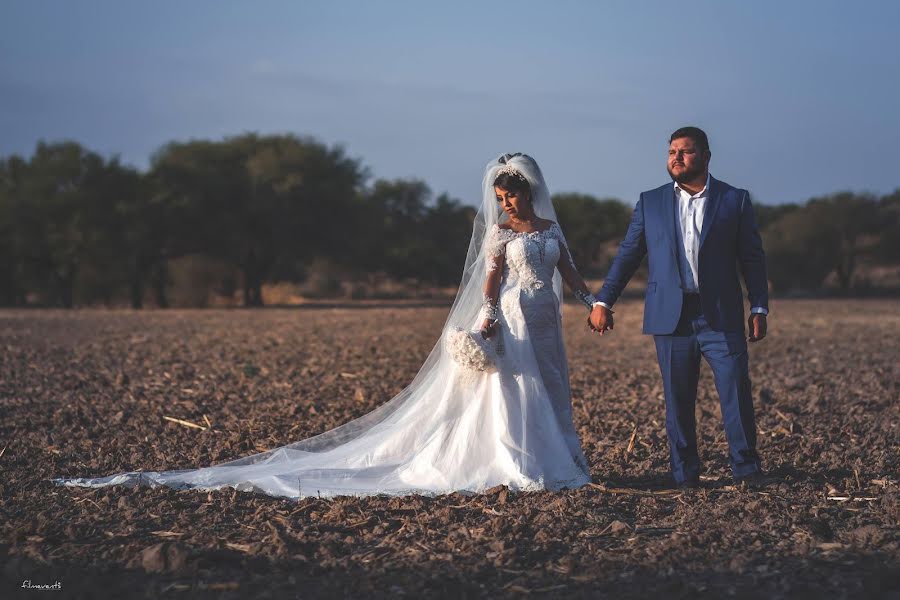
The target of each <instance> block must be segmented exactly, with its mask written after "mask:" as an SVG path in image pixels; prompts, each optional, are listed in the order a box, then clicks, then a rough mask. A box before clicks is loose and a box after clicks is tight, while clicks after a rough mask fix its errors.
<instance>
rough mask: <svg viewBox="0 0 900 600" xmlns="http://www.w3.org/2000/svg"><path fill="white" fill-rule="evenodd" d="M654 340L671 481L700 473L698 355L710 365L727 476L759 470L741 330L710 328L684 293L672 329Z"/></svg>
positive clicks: (698, 307)
mask: <svg viewBox="0 0 900 600" xmlns="http://www.w3.org/2000/svg"><path fill="white" fill-rule="evenodd" d="M654 341H655V342H656V356H657V359H658V361H659V369H660V372H661V373H662V379H663V387H664V390H665V397H666V433H667V435H668V438H669V451H670V458H671V465H672V475H673V477H674V478H675V482H676V483H682V482H686V481H697V480H698V479H699V477H700V457H699V455H698V453H697V431H696V403H697V382H698V380H699V377H700V358H701V357H703V358H704V359H705V360H706V362H707V363H708V364H709V366H710V368H711V369H712V373H713V378H714V379H715V384H716V390H717V391H718V393H719V402H720V405H721V409H722V421H723V424H724V427H725V437H726V439H727V440H728V446H729V449H730V452H729V454H730V459H731V470H732V474H733V475H734V476H735V477H745V476H747V475H749V474H751V473H754V472H757V471H759V470H760V461H759V455H758V454H757V452H756V423H755V421H754V417H753V399H752V397H751V395H750V369H749V365H748V355H747V341H746V339H744V333H743V331H735V332H728V331H714V330H713V329H712V328H710V326H709V323H707V321H706V319H705V318H704V316H703V311H702V307H701V304H700V296H699V295H697V294H685V295H684V302H683V304H682V311H681V316H680V318H679V321H678V326H677V328H676V329H675V331H674V332H673V333H672V334H671V335H656V336H654Z"/></svg>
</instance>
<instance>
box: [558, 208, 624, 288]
mask: <svg viewBox="0 0 900 600" xmlns="http://www.w3.org/2000/svg"><path fill="white" fill-rule="evenodd" d="M553 207H554V209H555V210H556V216H557V218H558V219H559V225H560V227H561V228H562V230H563V233H564V234H565V236H566V241H567V242H568V244H569V250H570V251H571V253H572V259H573V260H574V261H575V264H576V265H578V266H579V268H581V269H582V270H585V271H588V270H590V269H591V267H592V266H595V265H597V263H598V262H600V259H601V250H602V249H603V248H604V246H605V244H606V242H608V241H610V240H617V239H621V238H622V237H624V236H625V232H626V231H627V229H628V224H629V223H630V221H631V213H632V209H631V208H629V207H628V206H627V205H625V203H623V202H622V201H620V200H617V199H615V198H607V199H604V200H598V199H597V198H595V197H594V196H590V195H587V194H573V193H568V194H556V195H554V196H553ZM602 266H605V265H602Z"/></svg>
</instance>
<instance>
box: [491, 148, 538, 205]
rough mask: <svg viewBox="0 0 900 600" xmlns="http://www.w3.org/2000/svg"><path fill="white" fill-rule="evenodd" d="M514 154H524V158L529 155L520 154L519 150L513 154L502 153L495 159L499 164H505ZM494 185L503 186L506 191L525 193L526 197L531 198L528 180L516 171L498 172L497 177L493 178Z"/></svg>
mask: <svg viewBox="0 0 900 600" xmlns="http://www.w3.org/2000/svg"><path fill="white" fill-rule="evenodd" d="M516 156H524V157H525V158H530V157H529V156H527V155H525V154H522V153H521V152H516V153H514V154H504V155H503V156H501V157H500V158H498V159H497V162H499V163H500V164H506V163H508V162H509V161H510V160H512V159H513V158H515V157H516ZM532 160H533V159H532ZM494 186H496V187H499V188H503V189H504V190H506V191H507V192H515V193H516V194H518V195H520V196H521V195H525V196H528V198H531V186H530V185H529V184H528V180H527V179H525V176H524V175H522V174H521V173H518V172H516V173H500V174H499V175H497V178H496V179H494Z"/></svg>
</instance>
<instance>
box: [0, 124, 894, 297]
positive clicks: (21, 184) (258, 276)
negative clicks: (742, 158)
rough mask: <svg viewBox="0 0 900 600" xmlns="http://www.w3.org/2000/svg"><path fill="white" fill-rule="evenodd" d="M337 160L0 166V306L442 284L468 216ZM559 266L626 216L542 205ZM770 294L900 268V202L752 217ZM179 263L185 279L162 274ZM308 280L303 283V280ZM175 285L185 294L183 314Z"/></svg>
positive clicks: (59, 158)
mask: <svg viewBox="0 0 900 600" xmlns="http://www.w3.org/2000/svg"><path fill="white" fill-rule="evenodd" d="M370 180H371V176H370V173H369V171H368V169H367V168H366V167H365V166H364V165H363V164H362V163H361V162H360V161H359V160H358V159H354V158H351V157H349V156H348V155H347V154H346V152H345V151H344V149H343V148H341V147H339V146H328V145H326V144H323V143H321V142H320V141H318V140H315V139H313V138H308V137H299V136H294V135H269V136H262V135H257V134H252V133H251V134H245V135H240V136H235V137H229V138H225V139H223V140H218V141H208V140H192V141H188V142H172V143H169V144H167V145H165V146H163V147H162V148H160V149H159V151H158V152H156V154H155V155H154V156H153V157H152V159H151V164H150V167H149V169H148V170H147V171H145V172H142V171H139V170H137V169H135V168H133V167H131V166H128V165H124V164H122V163H121V162H120V161H119V160H118V159H117V158H115V157H113V158H104V157H103V156H101V155H99V154H98V153H96V152H93V151H91V150H89V149H87V148H85V147H83V146H82V145H80V144H78V143H76V142H61V143H44V142H41V143H38V144H37V147H36V149H35V151H34V153H33V154H32V156H30V157H28V158H24V157H21V156H18V155H11V156H7V157H2V158H0V305H4V306H27V305H39V306H62V307H73V306H78V305H95V304H105V305H109V306H114V305H121V304H129V305H130V306H132V307H134V308H140V307H142V306H144V305H145V304H147V303H150V304H152V305H155V306H158V307H167V306H169V305H171V304H186V303H187V304H201V305H202V304H203V300H204V298H205V297H206V295H208V293H209V291H210V290H212V291H213V292H214V293H216V294H220V295H223V296H226V297H233V296H235V295H239V296H240V297H241V299H242V302H243V304H244V305H245V306H261V305H262V304H263V286H264V285H266V284H273V283H276V282H309V281H312V280H316V281H318V280H320V279H321V280H322V281H324V282H325V283H323V284H322V285H321V286H319V293H322V294H335V293H340V290H341V288H340V287H339V286H338V285H336V281H338V280H341V279H344V280H351V281H352V280H361V279H365V278H367V277H372V274H373V273H377V274H380V275H382V276H383V277H386V278H391V279H394V280H404V281H416V282H420V283H422V282H424V283H426V284H428V285H433V286H452V285H454V284H456V283H457V282H458V280H459V277H460V275H461V268H462V264H463V260H464V258H465V253H466V249H467V242H468V238H469V236H470V235H471V227H472V220H473V218H474V216H475V209H474V208H472V207H470V206H468V205H466V204H465V203H463V202H461V201H459V200H458V199H455V198H451V197H449V196H448V195H446V194H442V195H439V196H437V197H434V195H433V194H432V192H431V190H430V189H429V187H428V186H427V185H426V184H425V183H424V182H422V181H419V180H405V179H398V180H384V179H376V180H374V181H370ZM553 202H554V205H555V207H556V210H557V213H558V217H559V221H560V225H561V226H562V228H563V230H564V231H565V232H566V236H567V238H568V242H569V246H570V248H571V251H572V254H573V257H574V259H575V261H576V264H578V265H579V266H580V267H581V270H582V271H583V272H584V274H585V275H587V276H590V277H602V276H603V274H604V273H605V271H606V269H607V268H608V266H609V263H610V261H611V259H612V256H613V255H614V252H615V247H616V244H617V243H618V241H619V240H620V239H621V238H622V236H623V235H624V232H625V230H626V229H627V226H628V223H629V221H630V215H631V207H629V206H628V205H626V204H625V203H623V202H621V201H619V200H616V199H598V198H596V197H594V196H591V195H587V194H558V195H556V196H554V198H553ZM756 208H757V216H758V220H759V223H760V226H761V228H762V231H763V236H764V238H765V247H766V251H767V254H768V257H769V273H770V279H771V282H772V285H773V287H774V289H775V290H776V291H778V292H789V291H791V290H796V289H802V290H807V291H809V290H815V289H818V288H820V287H821V286H822V285H823V283H824V282H825V281H826V280H827V279H828V278H829V277H831V278H835V277H836V280H837V283H838V286H839V288H840V289H841V290H843V291H845V292H848V293H849V292H852V291H853V290H854V289H855V286H856V287H859V286H860V285H870V284H871V282H868V283H867V282H860V281H859V278H858V277H857V276H856V275H857V272H858V268H859V265H860V264H867V265H869V264H877V265H896V264H897V263H900V247H898V243H900V235H898V234H900V191H898V192H894V193H893V194H891V195H888V196H885V197H880V198H879V197H875V196H873V195H869V194H853V193H849V192H844V193H839V194H835V195H832V196H828V197H825V198H814V199H812V200H810V201H808V202H806V203H805V204H802V205H801V204H790V205H779V206H767V205H763V204H757V205H756ZM185 264H191V265H193V267H192V268H191V270H189V271H188V275H187V277H186V278H185V277H182V278H181V280H180V281H181V283H180V284H179V283H178V281H177V280H178V278H177V277H176V274H175V273H174V270H175V269H176V267H177V268H184V265H185ZM317 278H318V279H317ZM179 285H181V286H183V287H193V288H196V289H197V290H199V292H198V293H199V296H198V298H199V299H197V300H196V301H190V300H187V301H185V300H184V297H183V296H179V298H178V299H177V300H176V301H174V302H173V299H172V296H173V294H174V295H176V296H178V294H179Z"/></svg>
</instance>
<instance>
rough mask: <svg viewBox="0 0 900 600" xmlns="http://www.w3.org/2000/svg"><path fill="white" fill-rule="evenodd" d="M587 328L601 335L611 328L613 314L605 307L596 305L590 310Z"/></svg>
mask: <svg viewBox="0 0 900 600" xmlns="http://www.w3.org/2000/svg"><path fill="white" fill-rule="evenodd" d="M588 327H590V328H591V331H593V332H595V333H599V334H600V335H603V334H604V333H605V332H606V331H609V330H612V328H613V313H612V311H611V310H609V309H608V308H606V307H605V306H601V305H599V304H597V305H596V306H594V308H592V309H591V316H590V317H588Z"/></svg>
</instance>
